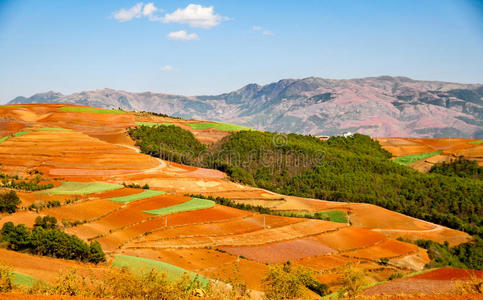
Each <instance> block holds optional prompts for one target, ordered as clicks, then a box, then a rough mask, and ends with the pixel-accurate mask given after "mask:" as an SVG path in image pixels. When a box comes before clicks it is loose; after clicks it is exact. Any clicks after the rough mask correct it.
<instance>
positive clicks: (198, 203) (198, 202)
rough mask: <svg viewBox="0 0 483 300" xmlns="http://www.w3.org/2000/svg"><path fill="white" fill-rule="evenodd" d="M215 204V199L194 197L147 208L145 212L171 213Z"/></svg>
mask: <svg viewBox="0 0 483 300" xmlns="http://www.w3.org/2000/svg"><path fill="white" fill-rule="evenodd" d="M214 205H215V202H214V201H211V200H205V199H199V198H193V199H191V200H189V201H187V202H184V203H181V204H177V205H172V206H168V207H163V208H158V209H152V210H145V211H144V212H145V213H147V214H152V215H169V214H174V213H177V212H183V211H191V210H198V209H204V208H210V207H213V206H214Z"/></svg>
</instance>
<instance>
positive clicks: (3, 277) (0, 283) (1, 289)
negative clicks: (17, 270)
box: [0, 264, 14, 293]
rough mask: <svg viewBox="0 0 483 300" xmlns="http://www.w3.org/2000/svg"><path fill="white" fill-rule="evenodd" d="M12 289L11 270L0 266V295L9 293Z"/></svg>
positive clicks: (6, 266) (2, 265) (8, 267)
mask: <svg viewBox="0 0 483 300" xmlns="http://www.w3.org/2000/svg"><path fill="white" fill-rule="evenodd" d="M13 288H14V284H13V273H12V268H11V267H10V266H8V265H5V264H0V293H8V292H11V291H12V290H13Z"/></svg>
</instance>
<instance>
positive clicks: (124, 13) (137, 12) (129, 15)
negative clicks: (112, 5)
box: [113, 2, 161, 22]
mask: <svg viewBox="0 0 483 300" xmlns="http://www.w3.org/2000/svg"><path fill="white" fill-rule="evenodd" d="M157 11H161V10H160V9H158V8H157V7H156V6H154V4H153V3H152V2H150V3H147V4H146V5H144V3H142V2H139V3H137V4H136V5H134V6H133V7H131V8H128V9H124V8H122V9H120V10H118V11H116V12H114V13H113V17H114V19H116V20H118V21H119V22H127V21H131V20H132V19H135V18H141V17H148V18H149V19H150V20H151V21H155V20H159V17H156V16H154V13H155V12H157Z"/></svg>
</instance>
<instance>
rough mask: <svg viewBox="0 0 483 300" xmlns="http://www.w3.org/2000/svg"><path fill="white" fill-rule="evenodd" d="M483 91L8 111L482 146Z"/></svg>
mask: <svg viewBox="0 0 483 300" xmlns="http://www.w3.org/2000/svg"><path fill="white" fill-rule="evenodd" d="M482 96H483V86H482V85H481V84H459V83H449V82H438V81H419V80H412V79H410V78H406V77H390V76H381V77H371V78H361V79H348V80H333V79H323V78H316V77H310V78H305V79H284V80H280V81H278V82H274V83H271V84H267V85H264V86H261V85H257V84H249V85H247V86H245V87H243V88H241V89H239V90H236V91H233V92H229V93H225V94H221V95H215V96H193V97H186V96H178V95H167V94H161V93H152V92H144V93H130V92H125V91H117V90H112V89H102V90H96V91H84V92H81V93H75V94H72V95H62V94H60V93H55V92H47V93H41V94H36V95H34V96H32V97H30V98H25V97H17V98H15V99H13V100H12V101H10V102H9V103H10V104H22V103H67V104H81V105H89V106H94V107H101V108H122V109H124V110H137V111H140V110H142V111H152V112H160V113H165V114H168V115H173V116H179V117H183V118H188V119H189V118H195V119H205V120H217V121H225V122H231V123H236V124H240V125H244V126H248V127H251V128H255V129H260V130H268V131H277V132H287V133H289V132H293V133H301V134H311V135H337V134H341V133H342V132H344V131H351V132H358V133H363V134H367V135H370V136H374V137H407V136H411V137H425V138H440V137H445V138H446V137H466V138H482V137H483V131H482V129H481V128H482V125H483V123H482V122H483V101H482Z"/></svg>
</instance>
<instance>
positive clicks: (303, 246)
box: [220, 238, 335, 263]
mask: <svg viewBox="0 0 483 300" xmlns="http://www.w3.org/2000/svg"><path fill="white" fill-rule="evenodd" d="M220 249H222V250H224V251H226V252H228V253H231V254H234V255H238V256H244V257H246V258H248V259H252V260H255V261H257V262H262V263H280V262H286V261H289V260H294V259H298V258H303V257H307V256H315V255H324V254H330V253H334V252H335V250H334V249H331V248H329V247H327V246H325V245H324V244H322V243H321V242H319V241H317V240H316V239H314V238H304V239H297V240H293V241H287V242H281V243H273V244H267V245H263V246H258V247H230V246H225V247H220Z"/></svg>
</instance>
